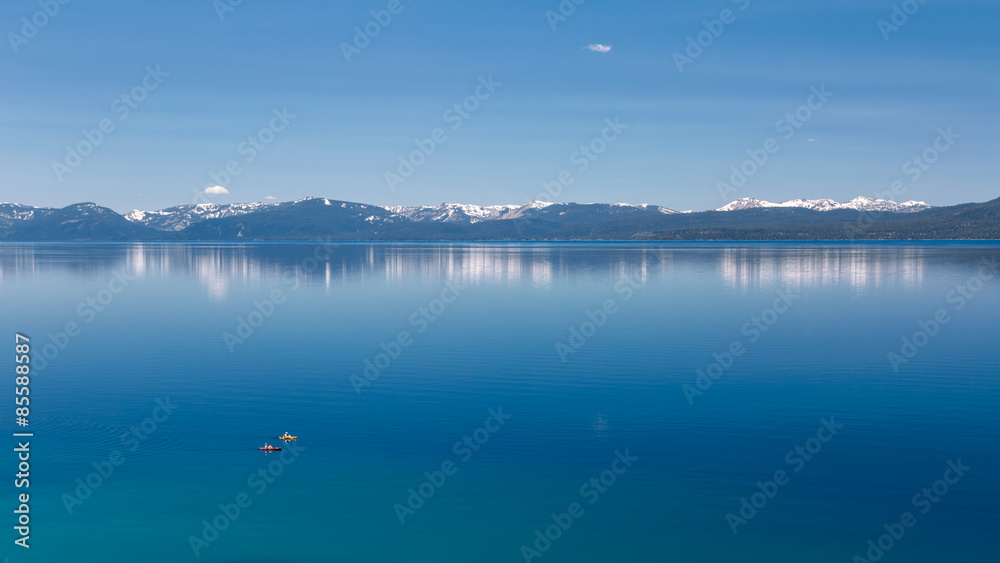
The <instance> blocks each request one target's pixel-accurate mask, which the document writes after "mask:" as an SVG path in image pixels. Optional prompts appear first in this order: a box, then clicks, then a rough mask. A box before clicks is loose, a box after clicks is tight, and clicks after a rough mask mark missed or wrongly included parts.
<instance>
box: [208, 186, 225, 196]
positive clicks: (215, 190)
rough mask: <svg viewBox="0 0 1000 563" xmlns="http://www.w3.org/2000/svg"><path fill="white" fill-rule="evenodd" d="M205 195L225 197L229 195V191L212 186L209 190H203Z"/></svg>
mask: <svg viewBox="0 0 1000 563" xmlns="http://www.w3.org/2000/svg"><path fill="white" fill-rule="evenodd" d="M205 193H206V194H209V195H226V194H228V193H229V190H227V189H226V188H223V187H222V186H212V187H211V188H205Z"/></svg>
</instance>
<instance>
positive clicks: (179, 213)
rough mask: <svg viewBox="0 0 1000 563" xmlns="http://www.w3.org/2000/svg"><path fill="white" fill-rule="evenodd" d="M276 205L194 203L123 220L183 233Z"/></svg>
mask: <svg viewBox="0 0 1000 563" xmlns="http://www.w3.org/2000/svg"><path fill="white" fill-rule="evenodd" d="M276 205H280V204H278V203H260V202H258V203H230V204H226V205H219V204H215V203H195V204H189V205H178V206H176V207H170V208H167V209H161V210H159V211H139V210H135V211H130V212H128V213H126V214H125V218H126V219H128V220H129V221H132V222H133V223H139V224H141V225H145V226H147V227H152V228H154V229H156V230H158V231H183V230H184V229H186V228H188V227H189V226H191V225H193V224H194V223H199V222H201V221H204V220H206V219H220V218H222V217H233V216H236V215H246V214H247V213H253V212H255V211H260V210H261V209H266V208H268V207H272V206H276Z"/></svg>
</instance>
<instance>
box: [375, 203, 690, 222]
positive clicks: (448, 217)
mask: <svg viewBox="0 0 1000 563" xmlns="http://www.w3.org/2000/svg"><path fill="white" fill-rule="evenodd" d="M555 205H563V206H565V205H574V206H575V205H587V206H600V205H610V207H620V208H631V209H636V210H643V211H646V210H651V209H652V210H657V211H659V212H660V213H676V211H674V210H672V209H667V208H665V207H659V206H656V205H649V204H647V203H644V204H641V205H632V204H630V203H612V204H595V203H587V204H575V203H573V204H565V203H552V202H548V201H533V202H531V203H527V204H523V205H516V204H515V205H489V206H481V205H468V204H462V203H442V204H441V205H433V206H430V205H425V206H422V207H403V206H397V207H386V208H385V209H386V210H387V211H389V212H391V213H393V214H396V215H399V216H401V217H406V218H407V219H410V220H411V221H438V222H444V223H450V222H461V223H469V224H473V223H480V222H482V221H504V220H515V219H520V218H523V217H525V216H527V215H530V214H532V212H536V211H540V210H544V209H546V208H549V207H551V206H555ZM561 213H565V212H564V211H563V212H561Z"/></svg>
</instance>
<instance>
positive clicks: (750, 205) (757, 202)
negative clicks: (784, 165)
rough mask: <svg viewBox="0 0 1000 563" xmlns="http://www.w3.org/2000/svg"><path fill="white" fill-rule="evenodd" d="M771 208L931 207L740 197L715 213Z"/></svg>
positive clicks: (908, 210) (871, 201)
mask: <svg viewBox="0 0 1000 563" xmlns="http://www.w3.org/2000/svg"><path fill="white" fill-rule="evenodd" d="M772 207H795V208H800V209H811V210H813V211H833V210H836V209H853V210H855V211H877V212H883V213H916V212H917V211H923V210H925V209H930V208H931V206H930V205H928V204H926V203H924V202H922V201H907V202H904V203H896V202H895V201H889V200H885V199H872V198H869V197H856V198H854V199H852V200H851V201H849V202H847V203H840V202H838V201H835V200H832V199H793V200H789V201H785V202H781V203H772V202H770V201H764V200H761V199H754V198H752V197H742V198H740V199H737V200H735V201H732V202H730V203H728V204H726V205H723V206H722V207H720V208H718V209H716V211H739V210H742V209H763V208H772Z"/></svg>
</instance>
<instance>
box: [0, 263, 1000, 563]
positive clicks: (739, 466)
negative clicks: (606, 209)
mask: <svg viewBox="0 0 1000 563" xmlns="http://www.w3.org/2000/svg"><path fill="white" fill-rule="evenodd" d="M998 256H1000V246H996V245H989V244H921V245H902V244H899V245H863V246H852V245H804V244H776V245H744V246H738V245H737V246H732V245H680V246H669V245H662V246H659V245H615V244H560V245H542V244H538V245H489V244H487V245H483V244H451V245H435V244H398V245H366V244H348V245H339V246H331V247H324V246H321V245H315V244H295V245H286V244H260V245H160V244H128V245H119V244H4V245H0V302H2V311H3V317H2V320H0V325H2V332H0V335H3V336H2V340H3V341H4V342H8V344H7V345H8V346H9V348H10V349H9V351H8V355H7V358H8V359H7V360H6V361H5V363H4V364H3V365H4V366H5V367H4V369H6V370H8V373H10V374H11V375H10V377H11V379H13V377H14V375H13V371H14V365H15V364H14V362H13V356H14V334H15V332H21V333H23V334H26V335H28V336H29V337H30V338H31V342H32V347H33V351H32V354H33V358H32V362H33V363H32V366H33V367H34V370H35V371H34V372H33V374H32V379H31V395H30V398H31V404H30V408H31V413H30V417H29V427H28V428H27V430H28V431H32V432H34V433H35V436H34V437H33V438H31V444H30V450H31V458H30V461H31V476H30V484H31V487H30V489H27V490H25V489H22V490H16V489H15V488H14V487H13V486H12V485H13V481H12V480H9V481H8V485H7V491H8V493H7V495H5V497H4V498H5V499H6V500H5V501H4V503H5V504H4V505H3V508H4V512H5V513H6V514H7V515H8V516H7V519H8V522H6V523H5V524H6V525H7V526H9V527H8V531H9V532H8V533H9V538H10V539H9V540H8V544H7V546H5V547H4V549H3V551H0V553H2V554H4V556H7V557H9V561H11V562H20V561H25V562H27V561H95V562H97V561H101V562H107V561H144V562H161V561H163V562H166V561H206V562H229V563H232V562H313V561H317V562H318V561H324V562H327V561H345V562H396V561H399V562H418V561H419V562H432V561H433V562H469V561H482V562H493V561H497V562H506V561H509V562H517V561H525V560H530V561H541V562H546V563H547V562H560V561H566V562H582V561H595V562H596V561H601V562H603V561H639V562H646V561H682V562H729V561H747V562H758V561H760V562H764V561H767V562H771V563H776V562H796V563H799V562H802V561H810V562H827V561H829V562H845V563H846V562H849V561H852V560H853V558H854V557H855V556H861V557H865V558H867V557H868V556H867V555H866V551H868V550H869V549H870V546H869V545H868V544H867V542H868V541H869V540H873V541H874V542H876V545H877V542H878V541H879V536H881V535H883V534H887V533H888V532H886V529H884V528H883V525H885V524H888V525H889V529H890V530H894V531H895V532H896V533H897V534H899V531H900V530H902V535H901V537H899V539H894V538H890V537H889V536H886V538H883V539H882V543H883V546H884V547H887V549H885V550H884V554H881V556H880V560H881V561H887V562H888V561H898V562H911V563H912V562H917V563H920V562H925V561H926V562H931V561H934V562H938V561H963V562H979V561H983V562H985V561H996V556H997V554H998V553H1000V536H998V535H997V534H996V529H997V524H998V523H1000V517H998V514H1000V512H998V509H1000V477H998V475H1000V471H998V470H1000V453H998V452H1000V448H998V441H1000V440H998V437H1000V431H998V430H997V428H998V422H1000V414H998V409H997V404H998V400H1000V367H998V362H997V360H998V352H997V344H998V340H997V335H998V334H1000V330H998V328H1000V316H998V314H997V313H998V311H1000V277H995V278H994V277H992V274H991V273H990V270H989V268H988V267H986V264H985V263H984V262H983V261H984V260H986V261H987V262H989V261H990V260H994V259H995V258H996V257H998ZM317 258H318V259H317ZM987 276H990V277H987ZM963 287H964V289H963ZM973 290H974V291H973ZM88 300H89V301H88ZM962 303H964V304H963V305H962V306H961V307H960V304H962ZM255 311H256V312H257V313H255ZM939 311H943V313H944V317H941V319H944V318H945V317H947V321H944V322H938V324H937V328H936V330H935V325H934V324H933V323H928V322H927V321H928V320H932V319H934V318H935V316H936V315H938V314H940V313H939ZM239 319H243V320H245V321H247V325H246V326H242V327H241V322H240V320H239ZM920 322H923V323H924V324H923V326H924V327H926V329H924V328H921V325H920V324H918V323H920ZM935 322H937V321H935ZM68 323H75V324H76V325H78V326H77V327H76V329H74V328H73V327H72V326H70V330H69V332H71V333H73V335H72V336H71V335H70V334H69V333H66V334H62V333H65V332H66V331H67V324H68ZM251 323H252V324H253V325H257V326H251ZM588 323H593V324H588ZM598 325H599V326H598ZM241 329H242V330H241ZM251 330H252V332H251ZM924 330H926V332H928V333H933V334H932V335H929V336H920V335H915V333H917V332H918V331H924ZM227 333H229V334H230V335H232V337H231V338H228V340H227V337H226V336H225V335H226V334H227ZM904 337H906V338H908V339H909V340H910V341H911V342H913V341H914V340H916V341H917V342H918V343H920V344H922V345H921V346H919V347H916V346H917V345H916V344H914V349H909V348H905V349H904V342H903V340H902V339H903V338H904ZM890 353H895V354H897V355H898V356H899V357H898V358H897V359H896V364H897V365H896V366H895V368H898V369H894V366H893V363H892V361H891V360H890V357H889V354H890ZM383 354H384V355H383ZM46 356H48V357H47V358H46ZM908 356H909V357H908ZM900 359H905V360H906V362H905V363H901V362H900ZM564 360H565V361H564ZM368 362H371V364H369V363H368ZM713 364H717V365H713ZM375 365H378V366H381V367H380V368H379V367H375V368H372V367H369V366H375ZM366 369H367V370H368V372H367V377H366ZM376 369H377V370H378V373H377V374H376V372H375V370H376ZM699 370H700V371H701V372H702V373H704V374H705V375H704V376H700V375H699ZM709 374H711V375H712V376H713V377H714V379H713V378H711V377H709ZM8 393H10V396H13V395H14V389H13V385H9V386H8ZM157 401H160V403H157ZM3 402H4V404H6V405H7V407H5V409H4V410H3V413H4V420H5V424H6V425H7V428H8V429H9V431H10V432H12V433H13V432H15V431H17V427H16V426H15V425H14V420H13V419H14V413H13V406H12V405H11V399H9V398H8V399H4V400H3ZM161 405H168V406H169V408H168V409H167V410H164V408H163V406H161ZM158 408H159V410H157V409H158ZM168 411H172V412H169V414H168ZM491 411H492V413H493V414H491ZM154 416H155V417H156V418H158V419H160V420H159V421H158V422H157V421H154V420H153V417H154ZM488 419H489V420H488ZM821 419H822V420H825V421H826V425H824V422H821ZM501 421H502V424H501ZM133 427H135V431H134V432H133V431H132V430H131V429H132V428H133ZM829 428H833V429H835V431H836V433H835V434H834V433H833V431H832V430H830V429H829ZM285 431H288V432H289V433H291V434H294V435H298V436H299V440H298V442H296V444H297V447H296V448H295V449H294V451H293V450H289V449H287V447H286V450H283V452H282V453H283V454H284V456H282V454H278V453H271V454H265V453H264V452H260V451H258V450H257V447H259V446H261V445H263V444H264V443H265V442H269V443H271V444H274V443H275V442H277V441H278V440H277V439H276V437H277V436H278V435H279V434H281V433H283V432H285ZM465 437H468V440H469V442H468V443H464V442H463V439H464V438H465ZM140 438H141V440H140ZM8 442H9V444H10V447H11V448H13V447H16V446H17V443H16V441H15V438H13V437H10V438H8ZM456 443H457V445H456ZM474 448H476V449H474ZM796 448H802V450H801V451H798V452H797V451H796ZM8 451H10V450H8ZM115 452H118V454H117V455H116V454H115ZM810 452H812V453H810ZM619 454H621V455H620V456H619ZM15 455H16V454H14V453H8V454H7V455H6V456H5V457H4V459H5V460H6V461H5V462H4V466H3V467H4V469H3V470H4V471H5V472H8V477H9V478H10V477H13V474H14V473H15V472H16V469H17V466H16V460H15V457H14V456H15ZM623 458H624V459H625V460H628V463H627V464H626V462H625V461H622V459H623ZM636 458H637V459H636ZM112 460H113V461H116V462H117V463H118V465H114V464H113V463H112ZM959 460H960V463H961V465H963V466H967V467H968V468H969V469H968V470H964V469H963V470H962V471H961V473H962V475H961V476H958V474H956V473H955V470H951V472H950V473H946V472H947V471H948V470H949V465H948V462H949V461H951V462H953V463H954V464H956V465H958V463H959ZM94 464H96V466H95V465H94ZM109 468H110V469H111V471H110V472H109V471H108V469H109ZM99 470H103V471H104V473H105V474H107V476H106V477H102V476H100V474H99V473H97V472H98V471H99ZM615 470H617V471H618V472H617V473H616V472H615ZM258 471H263V476H261V475H260V474H257V472H258ZM425 472H426V473H427V474H429V477H428V476H425ZM781 472H783V473H781ZM446 473H448V474H446ZM255 474H256V475H257V476H256V477H251V476H252V475H255ZM782 475H784V476H782ZM946 477H947V478H948V479H949V480H950V481H952V483H951V484H946V483H945V482H944V479H945V478H946ZM88 478H89V479H90V481H91V484H92V485H97V486H96V487H85V488H81V487H80V485H79V483H80V482H83V483H85V481H86V480H87V479H88ZM602 478H603V479H604V484H602V483H601V479H602ZM77 479H80V480H81V481H80V482H77ZM591 479H597V481H596V482H595V483H594V484H591ZM939 480H941V485H946V486H947V489H948V490H947V492H943V491H942V488H941V485H938V493H941V492H943V494H940V495H939V494H935V492H934V490H933V488H934V486H935V483H936V482H937V481H939ZM758 482H760V483H761V485H760V486H758ZM779 483H780V484H779ZM422 485H423V487H421V486H422ZM924 488H929V492H930V494H931V495H932V496H933V498H935V499H937V501H936V502H931V501H930V500H928V499H929V498H930V497H926V496H919V497H918V498H916V499H915V498H914V497H915V495H923V493H922V489H924ZM77 489H79V491H78V490H77ZM410 489H413V491H414V492H415V493H413V494H411V492H409V490H410ZM762 490H763V491H765V492H762V493H761V494H760V495H757V496H756V497H755V496H754V494H755V493H758V492H759V491H762ZM88 491H89V495H88V494H87V493H88ZM421 491H422V492H424V493H426V495H425V496H429V498H426V499H424V498H423V497H419V495H420V492H421ZM18 492H30V494H31V499H30V518H31V520H30V525H31V533H30V540H29V541H30V545H31V548H30V550H25V549H23V548H21V547H17V546H14V544H13V543H12V542H13V541H14V539H16V538H17V537H19V536H18V534H17V532H15V531H13V530H12V529H11V527H12V526H13V525H14V518H15V515H14V514H12V511H13V510H14V509H15V508H17V505H18V503H17V502H15V501H16V495H17V493H18ZM78 493H79V494H78ZM414 494H415V495H417V496H413V495H414ZM241 495H242V496H241ZM411 496H413V498H412V499H410V498H409V497H411ZM80 497H87V498H85V499H81V498H80ZM418 498H419V500H417V499H418ZM743 498H746V499H747V503H749V504H750V506H753V503H754V502H756V503H757V505H758V506H759V508H758V507H754V508H752V509H747V508H746V506H745V505H743V504H742V503H741V499H743ZM239 503H242V504H243V506H242V507H239ZM408 503H409V505H408ZM574 503H576V504H574ZM220 504H221V505H223V507H224V508H223V509H220ZM228 505H233V506H228ZM397 505H398V506H397ZM741 506H743V515H740V510H741ZM237 507H238V508H239V515H238V516H236V514H235V510H236V508H237ZM925 508H927V509H928V510H927V511H926V513H923V512H922V511H923V510H924V509H925ZM223 510H225V511H228V512H229V514H230V515H232V516H235V518H231V517H230V516H226V515H225V513H224V512H223ZM906 512H910V513H912V515H913V518H914V519H915V523H914V522H913V521H911V520H906V522H907V523H909V524H912V526H910V527H905V526H902V525H899V526H895V527H894V523H897V522H899V521H900V519H901V517H902V515H903V513H906ZM553 514H555V515H556V518H555V520H553V518H552V515H553ZM727 515H731V516H728V517H727ZM401 517H402V520H403V523H401ZM737 518H740V519H742V520H737ZM203 521H208V522H209V523H212V522H213V521H215V522H216V523H218V524H219V527H221V528H224V529H222V530H216V529H215V528H214V525H213V528H212V529H209V530H206V529H205V528H206V526H205V524H204V523H203ZM557 521H558V522H560V523H562V524H563V527H564V528H568V529H566V530H565V531H564V530H562V529H561V528H559V527H558V526H559V524H557V523H556V522H557ZM734 528H735V529H736V531H737V533H735V534H734V533H733V529H734ZM536 530H538V531H539V533H540V534H541V535H543V536H544V534H545V533H546V532H549V533H550V534H552V536H553V537H557V538H558V539H556V540H554V541H552V540H549V539H546V540H538V543H537V545H536V540H537V539H538V536H537V535H536ZM192 538H198V539H197V540H192ZM890 541H891V544H892V545H891V546H890V545H889V544H890ZM522 546H526V547H522ZM877 549H879V550H880V551H881V548H877ZM531 550H535V551H531ZM880 551H876V552H873V555H880ZM196 552H197V555H196Z"/></svg>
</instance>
